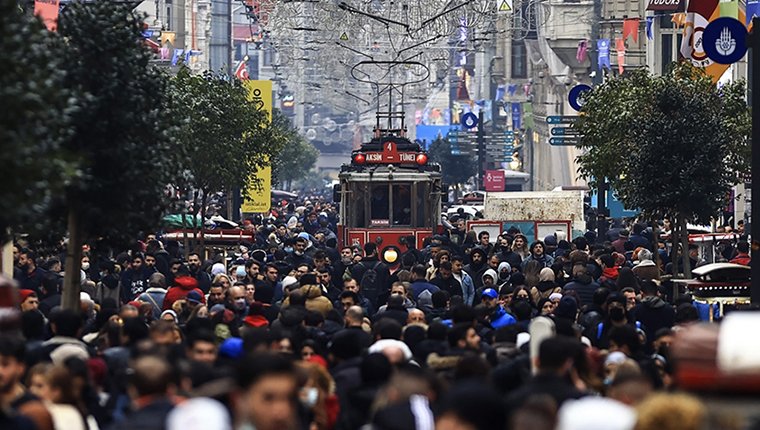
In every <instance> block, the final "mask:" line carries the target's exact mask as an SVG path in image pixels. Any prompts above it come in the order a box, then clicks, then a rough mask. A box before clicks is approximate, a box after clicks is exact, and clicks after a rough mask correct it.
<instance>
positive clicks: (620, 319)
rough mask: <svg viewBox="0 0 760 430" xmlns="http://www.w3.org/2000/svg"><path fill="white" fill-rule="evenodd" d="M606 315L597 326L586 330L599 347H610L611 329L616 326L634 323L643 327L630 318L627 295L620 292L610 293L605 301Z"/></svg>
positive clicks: (587, 334)
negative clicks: (626, 308) (626, 306)
mask: <svg viewBox="0 0 760 430" xmlns="http://www.w3.org/2000/svg"><path fill="white" fill-rule="evenodd" d="M605 308H606V316H605V318H604V320H602V322H600V323H599V324H597V325H596V326H591V327H589V328H588V329H587V330H586V333H585V335H586V337H588V338H589V340H591V344H592V345H594V346H595V347H597V348H599V349H608V348H609V346H610V331H611V330H612V329H613V328H614V327H622V326H625V325H632V326H634V328H636V329H638V328H641V323H640V322H638V321H633V320H631V319H629V316H628V313H627V312H626V310H625V297H623V296H621V295H619V294H610V295H609V297H607V301H606V303H605Z"/></svg>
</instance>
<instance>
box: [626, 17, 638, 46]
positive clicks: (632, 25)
mask: <svg viewBox="0 0 760 430" xmlns="http://www.w3.org/2000/svg"><path fill="white" fill-rule="evenodd" d="M628 36H633V43H638V42H639V19H638V18H626V19H624V20H623V40H626V39H627V38H628Z"/></svg>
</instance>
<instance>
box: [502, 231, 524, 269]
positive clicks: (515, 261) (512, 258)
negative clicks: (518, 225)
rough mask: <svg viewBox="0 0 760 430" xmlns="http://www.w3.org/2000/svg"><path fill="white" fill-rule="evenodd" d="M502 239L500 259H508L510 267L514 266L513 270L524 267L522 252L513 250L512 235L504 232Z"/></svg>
mask: <svg viewBox="0 0 760 430" xmlns="http://www.w3.org/2000/svg"><path fill="white" fill-rule="evenodd" d="M501 240H502V246H501V252H500V253H499V260H500V261H506V262H507V263H509V267H511V268H512V271H517V270H518V269H519V268H520V267H522V257H520V254H518V253H516V252H514V251H512V236H510V235H508V234H504V235H502V236H501Z"/></svg>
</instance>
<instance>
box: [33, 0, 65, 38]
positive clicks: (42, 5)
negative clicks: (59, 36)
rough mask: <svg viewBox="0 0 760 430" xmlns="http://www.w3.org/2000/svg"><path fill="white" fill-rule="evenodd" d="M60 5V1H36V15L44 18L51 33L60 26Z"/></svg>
mask: <svg viewBox="0 0 760 430" xmlns="http://www.w3.org/2000/svg"><path fill="white" fill-rule="evenodd" d="M58 3H59V0H34V14H35V15H37V16H39V17H40V18H42V21H43V22H44V23H45V26H46V27H47V29H48V30H50V31H55V29H56V27H57V26H58V11H59V9H58Z"/></svg>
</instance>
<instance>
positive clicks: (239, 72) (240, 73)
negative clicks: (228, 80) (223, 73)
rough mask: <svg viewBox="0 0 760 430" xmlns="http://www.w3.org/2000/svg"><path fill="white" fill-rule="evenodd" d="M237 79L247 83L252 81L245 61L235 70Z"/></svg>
mask: <svg viewBox="0 0 760 430" xmlns="http://www.w3.org/2000/svg"><path fill="white" fill-rule="evenodd" d="M235 77H236V78H238V79H240V80H241V81H247V80H248V79H250V77H248V68H247V67H246V66H245V61H241V62H240V63H238V66H237V68H236V69H235Z"/></svg>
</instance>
